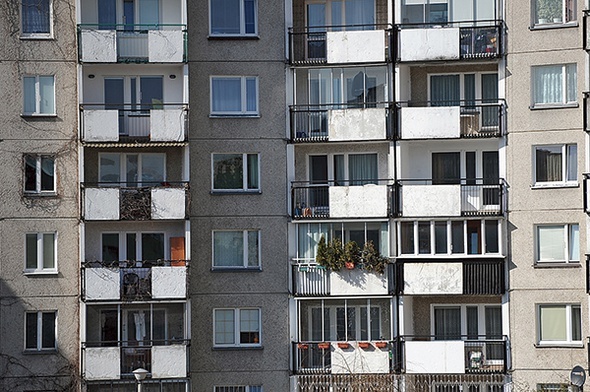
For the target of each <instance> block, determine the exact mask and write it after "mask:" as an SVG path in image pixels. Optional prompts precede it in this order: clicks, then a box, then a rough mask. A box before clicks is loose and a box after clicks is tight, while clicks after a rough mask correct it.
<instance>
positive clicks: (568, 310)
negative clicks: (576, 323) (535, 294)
mask: <svg viewBox="0 0 590 392" xmlns="http://www.w3.org/2000/svg"><path fill="white" fill-rule="evenodd" d="M542 307H565V317H566V320H565V324H566V340H565V341H557V340H541V339H542V337H541V308H542ZM573 307H577V308H579V309H580V324H581V325H580V332H581V333H580V340H573V337H572V335H573V323H572V321H573V318H572V315H573V313H572V308H573ZM536 308H537V309H536V310H537V315H536V321H537V344H538V345H539V346H575V347H578V346H579V347H582V346H583V345H584V337H583V336H582V335H583V333H584V332H583V327H582V325H583V320H584V319H583V317H584V316H583V314H582V306H581V304H578V303H571V304H569V303H568V304H560V303H557V304H556V303H553V304H552V303H542V304H537V306H536Z"/></svg>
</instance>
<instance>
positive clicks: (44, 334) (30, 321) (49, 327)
mask: <svg viewBox="0 0 590 392" xmlns="http://www.w3.org/2000/svg"><path fill="white" fill-rule="evenodd" d="M55 320H56V312H27V313H25V350H26V351H43V350H55V349H56V348H57V345H56V338H55V336H56V331H55V326H56V322H55Z"/></svg>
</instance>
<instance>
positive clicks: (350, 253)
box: [342, 241, 361, 269]
mask: <svg viewBox="0 0 590 392" xmlns="http://www.w3.org/2000/svg"><path fill="white" fill-rule="evenodd" d="M342 260H343V262H344V265H345V266H346V268H348V269H353V268H355V267H356V266H357V265H359V264H360V262H361V249H360V248H359V246H358V245H357V244H356V242H354V241H348V242H347V243H345V244H344V251H343V253H342Z"/></svg>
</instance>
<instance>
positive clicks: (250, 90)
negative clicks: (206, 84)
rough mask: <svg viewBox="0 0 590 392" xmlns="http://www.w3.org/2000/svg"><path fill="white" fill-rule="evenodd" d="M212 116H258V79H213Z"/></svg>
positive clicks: (222, 77) (241, 77)
mask: <svg viewBox="0 0 590 392" xmlns="http://www.w3.org/2000/svg"><path fill="white" fill-rule="evenodd" d="M211 114H212V115H221V116H223V115H226V116H256V115H258V77H256V76H234V77H232V76H214V77H212V78H211Z"/></svg>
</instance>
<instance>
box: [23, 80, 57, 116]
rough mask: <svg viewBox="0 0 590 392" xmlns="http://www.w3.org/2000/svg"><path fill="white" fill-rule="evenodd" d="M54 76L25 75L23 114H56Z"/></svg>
mask: <svg viewBox="0 0 590 392" xmlns="http://www.w3.org/2000/svg"><path fill="white" fill-rule="evenodd" d="M54 82H55V81H54V77H53V76H24V77H23V101H24V106H23V114H24V115H41V114H55V83H54Z"/></svg>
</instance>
